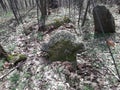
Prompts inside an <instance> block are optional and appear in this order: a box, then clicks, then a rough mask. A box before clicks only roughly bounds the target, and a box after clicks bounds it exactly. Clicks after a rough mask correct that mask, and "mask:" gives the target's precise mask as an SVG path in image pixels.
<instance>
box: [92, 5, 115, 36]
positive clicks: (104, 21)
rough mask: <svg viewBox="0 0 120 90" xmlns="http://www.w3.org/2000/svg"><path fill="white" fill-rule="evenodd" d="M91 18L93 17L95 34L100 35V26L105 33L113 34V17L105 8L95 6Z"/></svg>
mask: <svg viewBox="0 0 120 90" xmlns="http://www.w3.org/2000/svg"><path fill="white" fill-rule="evenodd" d="M93 17H94V24H95V33H98V34H99V33H102V30H101V25H102V28H103V31H104V32H105V33H114V32H115V22H114V17H113V16H112V14H111V13H110V11H109V10H108V9H107V8H106V7H105V6H99V5H97V6H96V7H95V8H94V9H93ZM98 18H99V19H98ZM99 20H100V22H99ZM100 23H101V25H100Z"/></svg>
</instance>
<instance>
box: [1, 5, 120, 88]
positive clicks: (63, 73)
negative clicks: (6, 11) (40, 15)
mask: <svg viewBox="0 0 120 90" xmlns="http://www.w3.org/2000/svg"><path fill="white" fill-rule="evenodd" d="M109 8H110V11H111V12H112V14H113V16H114V18H115V24H116V33H115V34H114V35H112V36H111V37H110V38H111V39H112V40H113V41H114V43H115V46H114V47H110V48H111V51H112V53H113V56H114V58H115V61H116V63H117V66H118V70H119V72H120V60H119V59H120V35H119V33H120V14H118V12H117V6H113V7H109ZM66 11H67V9H65V10H64V9H60V10H59V11H54V12H53V13H52V14H51V15H50V16H49V17H48V19H47V23H51V22H53V21H54V20H55V19H56V18H57V19H58V20H59V19H61V18H63V17H64V16H66V15H68V13H66ZM72 15H73V16H74V15H75V14H73V13H72ZM72 15H71V20H73V22H72V23H65V24H63V25H62V26H60V27H59V28H57V29H55V30H54V31H52V32H50V33H47V34H45V35H44V36H42V34H43V33H44V32H38V31H37V30H38V26H37V25H35V24H36V23H37V15H36V11H35V10H32V11H31V12H30V13H29V15H28V16H26V17H25V18H24V21H25V22H24V24H19V25H16V22H15V21H14V20H12V21H10V20H9V19H11V18H12V16H11V17H9V16H6V17H0V23H1V24H0V43H1V45H2V46H3V47H4V49H5V50H6V51H7V52H8V53H11V54H25V55H26V56H27V60H26V61H25V62H24V64H22V65H21V68H19V69H15V70H14V71H12V72H11V73H10V74H8V75H7V76H6V77H5V78H4V79H3V80H0V90H120V83H119V81H118V76H117V74H116V70H115V67H114V64H113V61H112V58H111V55H110V53H109V50H108V48H107V46H106V42H105V40H104V39H103V38H99V39H94V23H93V17H92V14H88V16H87V17H88V18H87V21H86V24H85V25H84V27H82V28H78V27H77V24H75V22H76V21H75V20H76V18H77V17H75V18H74V17H73V16H72ZM8 21H10V22H8ZM31 25H32V28H33V30H32V31H30V34H29V35H27V36H26V35H25V33H24V29H25V28H28V27H29V26H31ZM69 25H73V26H74V27H75V28H76V31H75V29H74V28H73V27H72V28H71V27H69ZM59 30H68V31H70V32H71V33H74V34H76V32H78V33H79V40H80V41H82V42H83V43H84V44H85V46H86V51H85V52H83V53H82V54H78V56H77V61H78V62H79V64H78V68H77V69H76V70H73V71H70V70H69V69H68V68H67V65H68V64H69V65H70V66H71V67H72V65H71V63H70V62H61V61H55V62H52V63H49V60H47V59H46V58H44V57H43V56H44V54H45V53H44V52H43V51H42V50H41V48H42V46H41V45H42V43H47V42H48V41H49V39H50V37H51V35H52V33H54V32H56V31H59ZM3 64H4V63H2V62H0V68H2V67H1V66H2V65H3ZM10 70H11V69H7V68H6V69H4V70H2V71H0V78H1V76H3V75H5V74H6V73H7V72H8V71H10Z"/></svg>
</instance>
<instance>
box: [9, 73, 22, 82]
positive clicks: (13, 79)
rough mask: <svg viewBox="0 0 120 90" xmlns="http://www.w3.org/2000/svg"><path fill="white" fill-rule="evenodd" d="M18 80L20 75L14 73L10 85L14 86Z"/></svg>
mask: <svg viewBox="0 0 120 90" xmlns="http://www.w3.org/2000/svg"><path fill="white" fill-rule="evenodd" d="M19 79H20V75H19V74H17V73H14V74H13V75H12V76H11V77H10V78H9V80H10V81H11V83H12V84H16V83H17V82H18V81H19Z"/></svg>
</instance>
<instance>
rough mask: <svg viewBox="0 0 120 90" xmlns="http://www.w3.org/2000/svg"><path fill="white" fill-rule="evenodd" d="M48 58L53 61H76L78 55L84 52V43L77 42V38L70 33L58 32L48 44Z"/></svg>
mask: <svg viewBox="0 0 120 90" xmlns="http://www.w3.org/2000/svg"><path fill="white" fill-rule="evenodd" d="M45 49H47V52H48V57H49V59H50V60H52V61H56V60H59V61H66V60H67V61H74V60H76V54H77V52H79V51H83V50H84V45H83V43H79V42H76V36H75V35H74V34H72V33H70V32H69V31H66V30H63V31H57V32H56V33H54V34H53V35H52V37H51V38H50V41H49V42H48V43H47V48H45Z"/></svg>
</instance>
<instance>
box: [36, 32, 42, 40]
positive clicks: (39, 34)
mask: <svg viewBox="0 0 120 90" xmlns="http://www.w3.org/2000/svg"><path fill="white" fill-rule="evenodd" d="M37 39H38V40H43V35H42V33H41V32H38V34H37Z"/></svg>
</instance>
